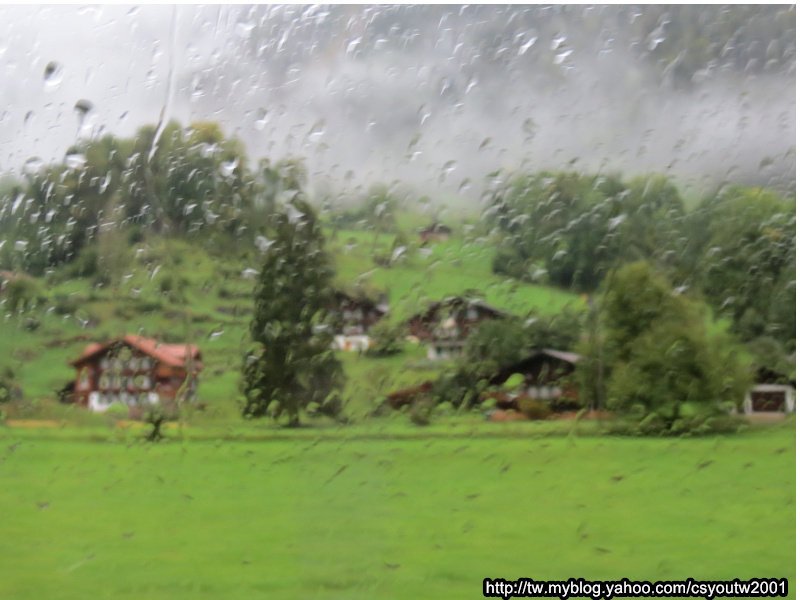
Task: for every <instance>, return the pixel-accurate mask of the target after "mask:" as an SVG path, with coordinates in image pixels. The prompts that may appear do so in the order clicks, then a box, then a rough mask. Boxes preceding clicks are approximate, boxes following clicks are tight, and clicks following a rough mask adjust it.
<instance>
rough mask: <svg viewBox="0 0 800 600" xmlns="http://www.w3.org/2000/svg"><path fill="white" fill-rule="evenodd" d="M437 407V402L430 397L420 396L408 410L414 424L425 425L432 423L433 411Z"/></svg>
mask: <svg viewBox="0 0 800 600" xmlns="http://www.w3.org/2000/svg"><path fill="white" fill-rule="evenodd" d="M434 408H436V403H435V402H434V401H433V400H431V399H430V398H420V399H419V400H417V401H416V402H414V404H412V405H411V409H410V410H409V411H408V418H409V419H411V422H412V423H413V424H414V425H419V426H420V427H424V426H426V425H430V424H431V420H432V417H433V411H434Z"/></svg>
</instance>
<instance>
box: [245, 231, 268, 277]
mask: <svg viewBox="0 0 800 600" xmlns="http://www.w3.org/2000/svg"><path fill="white" fill-rule="evenodd" d="M274 243H275V241H274V240H268V239H267V238H265V237H264V236H263V235H259V236H258V237H257V238H256V248H258V251H259V252H261V253H262V254H263V253H265V252H266V251H267V250H269V248H270V246H272V244H274ZM253 270H254V269H245V270H244V271H242V276H243V277H244V276H245V275H244V274H245V273H246V272H248V271H253Z"/></svg>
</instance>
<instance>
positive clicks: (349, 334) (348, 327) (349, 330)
mask: <svg viewBox="0 0 800 600" xmlns="http://www.w3.org/2000/svg"><path fill="white" fill-rule="evenodd" d="M335 303H336V306H335V308H334V312H335V315H336V316H335V331H334V341H333V344H334V348H336V349H337V350H367V349H368V348H369V345H370V337H369V330H370V329H371V328H372V326H373V325H375V323H377V322H378V321H380V320H381V319H382V318H383V317H384V316H385V315H386V313H388V312H389V307H388V305H387V304H386V303H385V302H377V301H374V300H372V299H370V298H367V297H366V296H358V297H355V296H351V295H350V294H347V293H345V292H342V291H337V292H336V293H335Z"/></svg>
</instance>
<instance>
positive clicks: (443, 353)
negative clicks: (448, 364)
mask: <svg viewBox="0 0 800 600" xmlns="http://www.w3.org/2000/svg"><path fill="white" fill-rule="evenodd" d="M507 316H508V313H506V312H504V311H502V310H500V309H498V308H495V307H493V306H490V305H489V304H487V303H486V302H484V301H483V300H480V299H477V298H468V297H464V296H453V297H449V298H445V299H444V300H441V301H439V302H433V303H431V304H430V305H429V306H428V308H427V310H425V311H424V312H421V313H418V314H416V315H414V316H413V317H411V318H410V319H409V320H408V331H409V334H411V335H412V336H414V337H416V338H417V339H419V340H420V341H424V342H427V343H428V359H429V360H439V359H447V358H453V357H455V356H458V355H459V354H461V352H462V350H463V348H464V343H465V342H466V339H467V336H468V335H469V334H470V332H471V331H472V330H473V329H474V328H475V327H477V326H478V324H480V323H481V322H483V321H486V320H487V319H501V318H503V317H507Z"/></svg>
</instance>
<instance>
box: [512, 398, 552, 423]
mask: <svg viewBox="0 0 800 600" xmlns="http://www.w3.org/2000/svg"><path fill="white" fill-rule="evenodd" d="M517 405H518V406H519V410H520V412H521V413H522V414H524V415H525V416H526V417H528V418H529V419H531V420H532V421H539V420H542V419H547V418H548V417H549V416H550V415H551V414H552V411H551V410H550V407H549V406H548V405H547V403H546V402H544V401H543V400H537V399H535V398H528V397H527V396H522V397H520V398H519V399H517Z"/></svg>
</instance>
